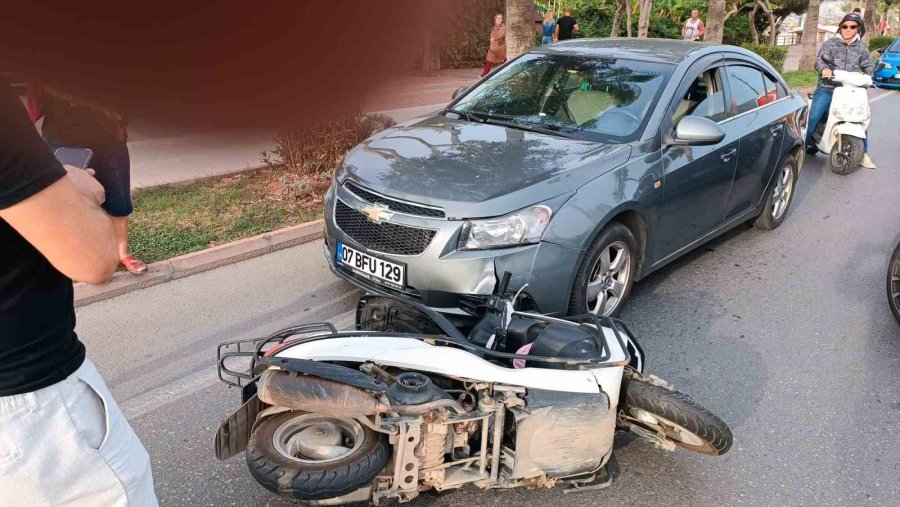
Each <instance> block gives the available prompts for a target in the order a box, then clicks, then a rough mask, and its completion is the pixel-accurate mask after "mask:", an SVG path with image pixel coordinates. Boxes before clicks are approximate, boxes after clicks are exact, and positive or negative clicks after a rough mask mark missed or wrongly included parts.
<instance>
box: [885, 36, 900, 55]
mask: <svg viewBox="0 0 900 507" xmlns="http://www.w3.org/2000/svg"><path fill="white" fill-rule="evenodd" d="M888 53H900V37H897V38H896V39H894V43H893V44H891V47H889V48H888Z"/></svg>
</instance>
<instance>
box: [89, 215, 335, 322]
mask: <svg viewBox="0 0 900 507" xmlns="http://www.w3.org/2000/svg"><path fill="white" fill-rule="evenodd" d="M323 232H324V220H322V219H319V220H316V221H314V222H307V223H305V224H300V225H295V226H292V227H286V228H284V229H279V230H277V231H272V232H267V233H265V234H260V235H259V236H253V237H252V238H246V239H242V240H238V241H234V242H231V243H226V244H224V245H219V246H215V247H212V248H209V249H206V250H201V251H199V252H194V253H190V254H187V255H182V256H181V257H175V258H173V259H169V260H165V261H159V262H154V263H153V264H150V265H149V266H147V271H146V272H145V273H144V274H141V275H132V274H131V273H128V272H117V273H116V274H115V275H113V278H112V280H110V281H109V283H106V284H103V285H88V284H86V283H77V284H75V307H76V308H80V307H82V306H87V305H89V304H91V303H96V302H97V301H103V300H105V299H111V298H114V297H117V296H121V295H122V294H127V293H129V292H133V291H136V290H139V289H145V288H147V287H152V286H154V285H159V284H161V283H166V282H170V281H172V280H178V279H179V278H184V277H187V276H191V275H195V274H197V273H202V272H204V271H209V270H211V269H215V268H218V267H221V266H227V265H229V264H234V263H236V262H240V261H243V260H247V259H252V258H254V257H259V256H261V255H266V254H269V253H272V252H276V251H278V250H282V249H285V248H290V247H292V246H297V245H301V244H303V243H309V242H310V241H315V240H317V239H321V238H322V237H323Z"/></svg>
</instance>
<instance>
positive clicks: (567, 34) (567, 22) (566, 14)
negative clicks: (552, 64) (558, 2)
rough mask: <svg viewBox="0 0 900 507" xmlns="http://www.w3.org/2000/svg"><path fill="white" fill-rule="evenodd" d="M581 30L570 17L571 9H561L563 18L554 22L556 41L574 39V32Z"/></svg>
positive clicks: (573, 18)
mask: <svg viewBox="0 0 900 507" xmlns="http://www.w3.org/2000/svg"><path fill="white" fill-rule="evenodd" d="M579 30H581V27H580V26H578V21H576V20H575V17H574V16H572V9H563V17H561V18H559V19H558V20H557V21H556V40H558V41H559V40H569V39H574V38H575V32H577V31H579Z"/></svg>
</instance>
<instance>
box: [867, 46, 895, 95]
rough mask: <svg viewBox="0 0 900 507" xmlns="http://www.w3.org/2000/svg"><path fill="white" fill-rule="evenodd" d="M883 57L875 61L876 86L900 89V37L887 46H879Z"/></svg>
mask: <svg viewBox="0 0 900 507" xmlns="http://www.w3.org/2000/svg"><path fill="white" fill-rule="evenodd" d="M877 49H878V52H880V53H881V58H879V59H878V61H877V62H875V79H874V80H873V81H874V83H875V86H877V87H879V88H894V89H900V37H897V38H896V39H894V42H892V43H891V45H890V46H888V47H886V48H877Z"/></svg>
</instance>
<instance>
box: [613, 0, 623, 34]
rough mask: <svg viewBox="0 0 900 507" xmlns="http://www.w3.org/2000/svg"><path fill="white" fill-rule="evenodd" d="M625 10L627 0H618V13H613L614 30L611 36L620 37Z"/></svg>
mask: <svg viewBox="0 0 900 507" xmlns="http://www.w3.org/2000/svg"><path fill="white" fill-rule="evenodd" d="M624 12H625V0H616V13H615V14H613V22H612V31H611V32H610V34H609V36H610V37H618V36H619V34H620V33H621V28H622V27H621V24H622V14H623V13H624Z"/></svg>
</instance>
